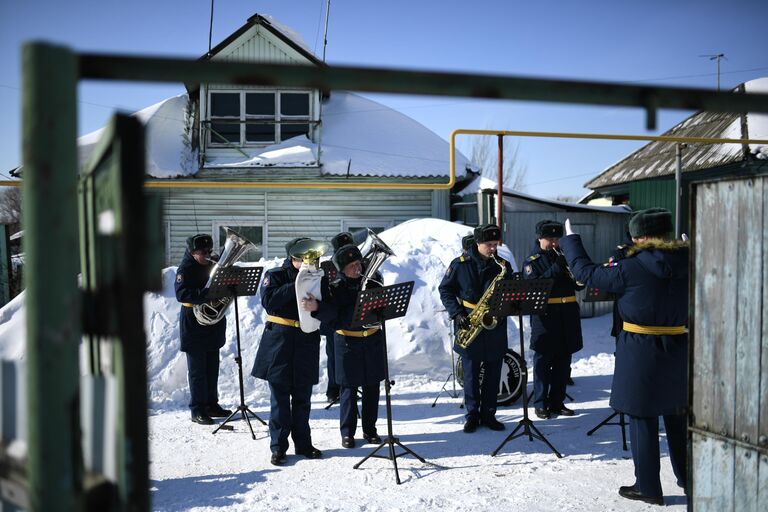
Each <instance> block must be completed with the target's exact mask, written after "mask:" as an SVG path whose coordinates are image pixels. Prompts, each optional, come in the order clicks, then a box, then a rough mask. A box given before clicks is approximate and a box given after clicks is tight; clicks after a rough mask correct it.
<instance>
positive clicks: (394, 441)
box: [350, 281, 427, 485]
mask: <svg viewBox="0 0 768 512" xmlns="http://www.w3.org/2000/svg"><path fill="white" fill-rule="evenodd" d="M413 284H414V282H413V281H408V282H406V283H398V284H393V285H390V286H384V287H382V288H373V289H371V290H363V291H361V292H360V293H359V294H358V295H357V302H356V303H355V311H354V313H353V317H352V324H351V325H350V326H351V327H363V326H365V325H367V324H372V323H380V324H381V334H382V337H383V339H384V375H385V376H386V379H385V380H384V395H385V397H386V404H387V435H386V437H385V439H384V440H382V442H381V444H380V445H379V446H377V447H376V448H374V449H373V451H371V453H369V454H368V455H366V456H365V457H363V459H362V460H361V461H360V462H358V463H357V464H355V465H354V466H353V468H354V469H357V468H359V467H360V466H361V465H362V464H363V463H364V462H365V461H366V460H368V459H370V458H371V457H377V458H380V459H389V460H391V461H392V464H393V465H394V467H395V481H396V482H397V483H398V485H399V484H400V473H399V472H398V469H397V458H398V457H400V456H402V455H408V454H410V455H413V456H414V457H416V458H417V459H419V460H420V461H421V462H423V463H425V464H426V462H427V461H426V460H424V459H423V458H422V457H421V456H419V455H417V454H416V453H415V452H414V451H413V450H411V449H410V448H408V447H407V446H405V445H403V444H402V443H401V442H400V440H399V439H398V438H396V437H395V436H394V435H392V399H391V397H390V388H391V386H392V385H393V384H394V382H392V381H391V380H389V361H388V359H389V356H388V354H387V332H386V328H385V326H384V322H385V321H386V320H390V319H392V318H398V317H401V316H404V315H405V312H406V310H407V309H408V302H409V301H410V300H411V292H412V291H413ZM385 445H387V446H389V455H377V454H376V452H378V451H379V450H381V449H382V448H383V447H384V446H385ZM395 445H397V446H399V447H400V448H402V449H403V450H405V451H404V452H401V453H395Z"/></svg>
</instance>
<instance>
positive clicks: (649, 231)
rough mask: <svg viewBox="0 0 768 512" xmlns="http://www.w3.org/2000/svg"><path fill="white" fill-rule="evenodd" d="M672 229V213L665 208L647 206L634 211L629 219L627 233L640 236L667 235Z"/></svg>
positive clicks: (635, 236)
mask: <svg viewBox="0 0 768 512" xmlns="http://www.w3.org/2000/svg"><path fill="white" fill-rule="evenodd" d="M673 229H674V226H673V225H672V214H671V213H670V211H669V210H667V209H666V208H648V209H647V210H640V211H639V212H637V213H635V214H634V215H633V216H632V218H631V219H630V220H629V234H630V235H631V236H632V237H633V238H637V237H640V236H651V237H658V236H662V237H663V236H667V235H669V233H670V232H671V231H672V230H673Z"/></svg>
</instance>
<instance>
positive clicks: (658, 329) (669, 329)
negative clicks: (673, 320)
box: [624, 322, 688, 336]
mask: <svg viewBox="0 0 768 512" xmlns="http://www.w3.org/2000/svg"><path fill="white" fill-rule="evenodd" d="M624 330H625V331H627V332H634V333H637V334H653V335H656V336H675V335H677V334H685V333H687V332H688V329H687V328H686V327H685V326H684V325H670V326H662V325H637V324H631V323H629V322H624Z"/></svg>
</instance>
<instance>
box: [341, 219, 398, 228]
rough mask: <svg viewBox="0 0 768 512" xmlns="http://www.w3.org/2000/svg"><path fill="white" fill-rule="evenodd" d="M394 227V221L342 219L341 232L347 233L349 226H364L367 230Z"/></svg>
mask: <svg viewBox="0 0 768 512" xmlns="http://www.w3.org/2000/svg"><path fill="white" fill-rule="evenodd" d="M394 225H395V221H394V220H393V219H381V218H378V219H360V218H356V219H342V221H341V230H342V231H349V227H350V226H365V227H367V228H383V229H382V230H386V229H389V228H391V227H392V226H394Z"/></svg>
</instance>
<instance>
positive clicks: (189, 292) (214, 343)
mask: <svg viewBox="0 0 768 512" xmlns="http://www.w3.org/2000/svg"><path fill="white" fill-rule="evenodd" d="M212 268H213V264H212V263H211V264H210V265H200V264H199V263H198V262H196V261H195V259H194V258H193V257H192V254H191V253H190V252H189V251H185V252H184V257H183V258H182V259H181V263H180V264H179V267H178V268H177V269H176V285H175V288H176V300H178V301H179V302H181V303H183V304H205V303H206V302H208V301H207V300H206V298H205V293H206V290H205V289H204V286H205V284H206V283H207V282H208V278H209V277H210V274H211V269H212ZM226 328H227V320H226V318H224V319H222V320H220V321H219V322H216V323H215V324H213V325H200V323H199V322H198V321H197V319H196V318H195V313H194V311H192V308H191V307H188V306H183V305H182V306H181V311H180V312H179V331H180V338H181V351H182V352H206V351H212V350H218V349H220V348H221V347H223V346H224V341H225V338H226Z"/></svg>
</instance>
